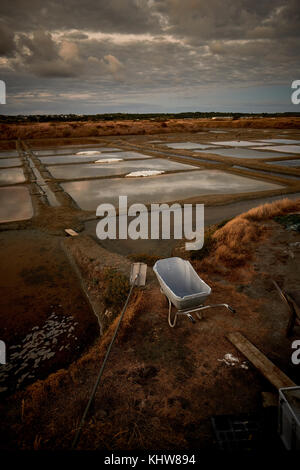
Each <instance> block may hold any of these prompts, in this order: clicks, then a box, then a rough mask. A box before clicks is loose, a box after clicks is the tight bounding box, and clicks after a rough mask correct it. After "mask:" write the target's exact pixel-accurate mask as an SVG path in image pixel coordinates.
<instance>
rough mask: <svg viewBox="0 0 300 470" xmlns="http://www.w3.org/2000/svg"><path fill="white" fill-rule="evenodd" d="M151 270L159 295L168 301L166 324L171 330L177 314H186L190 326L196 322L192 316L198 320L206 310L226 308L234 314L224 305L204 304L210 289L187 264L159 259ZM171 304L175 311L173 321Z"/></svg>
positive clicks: (175, 259) (228, 306) (189, 264)
mask: <svg viewBox="0 0 300 470" xmlns="http://www.w3.org/2000/svg"><path fill="white" fill-rule="evenodd" d="M153 271H154V272H155V274H156V277H157V279H158V282H159V284H160V290H161V292H162V293H163V294H164V295H165V296H166V298H167V300H168V301H169V315H168V322H169V325H170V327H171V328H174V326H175V325H176V321H177V317H178V315H186V316H187V317H188V318H189V320H191V322H192V323H196V322H195V319H194V317H193V315H192V313H195V314H196V316H197V317H198V318H199V320H201V318H202V315H201V313H200V312H201V311H202V310H206V309H209V308H215V307H226V308H227V309H228V310H230V311H231V312H232V313H235V310H234V309H233V308H232V307H230V305H228V304H215V305H204V302H205V301H206V299H207V297H209V295H210V293H211V288H210V287H209V286H208V285H207V284H206V283H205V282H204V281H203V280H202V279H201V278H200V277H199V276H198V274H197V273H196V271H195V270H194V268H193V266H192V265H191V263H190V262H189V261H186V260H184V259H182V258H178V257H173V258H165V259H161V260H158V261H157V262H156V263H155V265H154V266H153ZM172 305H174V307H175V308H176V309H177V311H176V312H175V314H174V317H173V319H172V318H171V317H172Z"/></svg>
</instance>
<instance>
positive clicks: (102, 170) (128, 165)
mask: <svg viewBox="0 0 300 470" xmlns="http://www.w3.org/2000/svg"><path fill="white" fill-rule="evenodd" d="M48 169H49V171H50V173H51V174H52V176H54V178H61V179H70V180H71V179H75V178H88V177H97V176H114V175H122V174H127V173H130V172H132V171H135V170H138V169H141V170H169V171H174V170H192V169H197V167H195V166H192V165H187V164H185V163H178V162H173V161H171V160H165V159H162V158H155V159H151V160H145V161H144V160H135V161H134V162H133V161H132V162H128V161H123V162H116V163H113V164H111V163H107V164H105V163H99V164H98V163H95V164H94V165H84V164H82V165H68V166H63V165H62V166H51V167H49V168H48Z"/></svg>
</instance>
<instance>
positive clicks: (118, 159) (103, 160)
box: [95, 158, 124, 163]
mask: <svg viewBox="0 0 300 470" xmlns="http://www.w3.org/2000/svg"><path fill="white" fill-rule="evenodd" d="M123 160H124V159H123V158H101V159H100V160H96V161H95V163H115V162H122V161H123Z"/></svg>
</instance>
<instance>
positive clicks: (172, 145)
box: [165, 142, 212, 150]
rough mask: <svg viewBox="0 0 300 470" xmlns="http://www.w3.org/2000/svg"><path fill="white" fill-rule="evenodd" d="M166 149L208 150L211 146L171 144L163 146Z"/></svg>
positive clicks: (187, 143)
mask: <svg viewBox="0 0 300 470" xmlns="http://www.w3.org/2000/svg"><path fill="white" fill-rule="evenodd" d="M165 145H166V147H169V148H171V149H183V150H184V149H186V150H189V149H209V148H211V147H212V146H211V145H210V144H208V145H207V144H198V143H197V142H174V143H172V144H165Z"/></svg>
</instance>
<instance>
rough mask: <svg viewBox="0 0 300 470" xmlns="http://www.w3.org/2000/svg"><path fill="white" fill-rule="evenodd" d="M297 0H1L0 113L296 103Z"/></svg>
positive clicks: (276, 107) (281, 107)
mask: <svg viewBox="0 0 300 470" xmlns="http://www.w3.org/2000/svg"><path fill="white" fill-rule="evenodd" d="M299 36H300V2H299V0H64V1H63V0H51V1H47V0H45V1H40V0H13V1H11V0H2V1H1V3H0V79H2V80H4V81H5V82H6V86H7V104H6V105H0V113H1V114H35V113H70V112H72V113H82V114H87V113H91V114H93V113H104V112H141V113H142V112H181V111H222V112H224V111H237V112H262V111H265V112H277V111H279V112H284V111H295V112H296V111H298V112H299V111H300V105H292V104H291V99H290V96H291V83H292V81H293V80H296V79H300V66H299V64H300V60H299V59H300V57H299V56H300V41H299V39H300V38H299Z"/></svg>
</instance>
